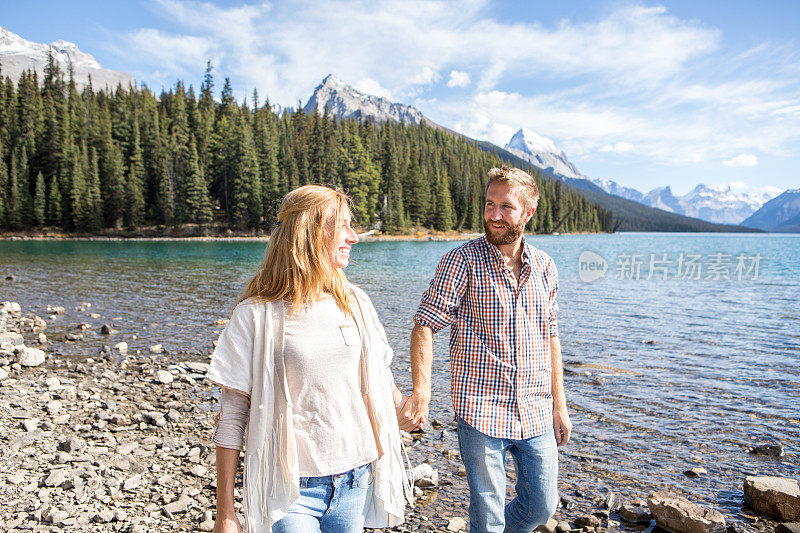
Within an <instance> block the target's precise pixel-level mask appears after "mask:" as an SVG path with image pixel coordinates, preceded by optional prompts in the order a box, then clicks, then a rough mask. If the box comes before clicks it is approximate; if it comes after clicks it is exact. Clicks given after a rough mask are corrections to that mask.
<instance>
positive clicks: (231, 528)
mask: <svg viewBox="0 0 800 533" xmlns="http://www.w3.org/2000/svg"><path fill="white" fill-rule="evenodd" d="M213 533H242V526H241V524H239V519H238V518H237V517H236V514H230V515H226V516H220V515H217V519H216V520H215V521H214V532H213Z"/></svg>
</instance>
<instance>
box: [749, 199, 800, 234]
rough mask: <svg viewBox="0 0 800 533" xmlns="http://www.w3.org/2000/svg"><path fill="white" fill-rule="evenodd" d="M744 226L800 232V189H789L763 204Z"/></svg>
mask: <svg viewBox="0 0 800 533" xmlns="http://www.w3.org/2000/svg"><path fill="white" fill-rule="evenodd" d="M742 226H747V227H750V228H758V229H763V230H766V231H780V232H787V233H800V189H789V190H788V191H785V192H783V193H782V194H780V195H778V196H776V197H775V198H773V199H772V200H770V201H769V202H767V203H765V204H764V205H763V206H761V209H759V210H758V211H756V212H755V213H753V214H752V215H750V216H749V217H748V218H747V220H745V221H744V222H742Z"/></svg>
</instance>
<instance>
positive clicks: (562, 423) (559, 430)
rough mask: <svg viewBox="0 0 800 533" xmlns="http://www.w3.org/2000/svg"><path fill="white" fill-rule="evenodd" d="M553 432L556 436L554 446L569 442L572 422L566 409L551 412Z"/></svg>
mask: <svg viewBox="0 0 800 533" xmlns="http://www.w3.org/2000/svg"><path fill="white" fill-rule="evenodd" d="M553 431H554V432H555V434H556V444H558V445H559V446H563V445H565V444H566V443H568V442H569V436H570V434H571V433H572V422H571V421H570V419H569V413H568V412H567V408H566V407H562V408H556V409H554V410H553Z"/></svg>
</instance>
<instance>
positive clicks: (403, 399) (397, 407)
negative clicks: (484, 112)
mask: <svg viewBox="0 0 800 533" xmlns="http://www.w3.org/2000/svg"><path fill="white" fill-rule="evenodd" d="M409 398H410V396H406V395H405V394H401V395H400V403H397V402H395V404H394V410H395V412H396V413H397V416H398V417H399V416H400V411H402V410H403V407H405V405H406V402H407V401H408V399H409Z"/></svg>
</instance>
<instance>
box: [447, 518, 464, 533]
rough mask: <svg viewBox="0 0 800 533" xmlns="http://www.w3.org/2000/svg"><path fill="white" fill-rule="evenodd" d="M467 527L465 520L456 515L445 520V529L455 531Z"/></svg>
mask: <svg viewBox="0 0 800 533" xmlns="http://www.w3.org/2000/svg"><path fill="white" fill-rule="evenodd" d="M466 529H467V521H466V520H464V519H463V518H461V517H460V516H457V517H455V518H451V519H450V520H448V522H447V531H452V532H454V533H455V532H457V531H464V530H466Z"/></svg>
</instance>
